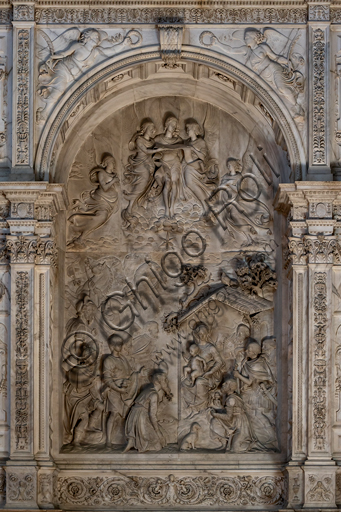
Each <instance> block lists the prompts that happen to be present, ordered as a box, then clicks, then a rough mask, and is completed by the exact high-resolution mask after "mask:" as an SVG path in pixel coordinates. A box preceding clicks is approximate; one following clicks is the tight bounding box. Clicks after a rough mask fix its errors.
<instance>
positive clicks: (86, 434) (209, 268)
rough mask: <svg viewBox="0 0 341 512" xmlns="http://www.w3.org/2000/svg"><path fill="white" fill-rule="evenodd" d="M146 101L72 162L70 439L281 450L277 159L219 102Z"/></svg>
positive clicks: (81, 443)
mask: <svg viewBox="0 0 341 512" xmlns="http://www.w3.org/2000/svg"><path fill="white" fill-rule="evenodd" d="M77 51H78V50H77ZM58 55H59V60H57V62H60V59H61V58H62V54H58ZM56 56H57V53H56ZM63 58H64V57H63ZM169 105H173V107H174V110H173V112H177V115H175V114H174V113H173V112H172V111H171V110H170V108H169ZM175 106H176V107H177V108H175ZM195 108H197V117H193V112H194V111H195ZM143 109H144V112H145V113H147V112H148V114H150V116H151V117H147V116H146V115H144V116H143V115H142V111H143ZM135 110H139V111H140V112H141V116H140V122H139V126H138V129H137V130H136V131H135V132H134V129H133V128H132V125H131V124H129V125H128V129H127V128H126V129H125V131H124V133H123V132H122V131H119V130H118V129H117V128H115V127H117V125H119V123H120V121H119V120H114V121H113V123H112V125H111V126H112V127H113V130H114V131H115V130H116V132H115V133H116V135H115V137H116V140H117V141H119V142H118V144H119V145H121V146H122V148H123V150H122V151H121V152H120V154H121V157H120V158H118V156H117V155H116V149H115V146H114V145H111V146H110V144H111V143H110V139H109V137H108V136H107V134H106V133H105V129H104V128H103V129H102V131H100V132H99V135H96V140H98V141H100V142H101V148H103V149H104V148H108V149H107V151H106V152H104V151H103V149H101V150H96V147H95V148H94V149H93V150H91V149H90V150H89V149H88V147H89V146H90V147H91V143H90V142H89V144H88V147H87V146H85V147H84V151H81V152H80V154H79V156H78V157H77V160H76V162H75V164H74V166H73V169H72V171H71V175H70V185H69V186H70V195H71V201H70V210H69V213H68V226H69V242H68V259H67V265H66V288H65V300H66V309H67V317H66V329H65V337H64V341H63V344H62V370H63V375H64V425H63V428H64V445H63V450H64V451H66V452H69V451H74V450H76V451H82V450H83V451H84V450H85V451H87V450H89V451H91V452H93V451H95V452H96V451H98V450H99V451H101V452H105V451H117V452H121V453H122V452H124V453H129V452H130V451H133V450H135V451H137V452H149V451H154V452H159V451H161V450H163V451H167V452H169V453H171V452H172V453H173V452H177V451H180V452H183V453H185V452H187V451H191V450H206V451H212V450H214V451H217V450H218V451H221V452H231V453H243V452H245V453H247V452H254V451H260V452H268V451H269V452H273V451H278V449H279V446H278V442H277V423H276V422H277V412H278V407H277V377H276V376H277V364H276V352H277V344H276V340H275V338H274V336H273V329H274V327H273V294H274V292H275V290H276V287H277V278H276V273H275V271H274V270H273V268H274V262H275V259H274V247H275V246H274V235H273V227H272V226H273V218H272V215H271V206H270V204H271V195H270V193H269V187H270V185H271V183H272V179H273V177H272V171H271V170H270V169H269V168H267V169H263V168H262V167H261V165H260V163H259V162H257V158H256V156H257V155H256V153H255V151H256V150H257V151H259V149H257V146H256V143H255V142H254V141H253V140H252V139H249V141H248V142H247V143H246V144H245V142H243V143H241V142H240V141H241V139H240V137H241V135H238V134H237V135H236V140H237V143H236V145H235V146H236V147H231V148H230V150H229V151H225V148H224V140H223V139H222V136H221V133H220V131H219V126H226V127H231V129H232V125H229V124H228V123H231V121H229V120H226V119H225V118H224V116H223V115H222V114H221V113H219V111H218V110H214V109H213V110H212V108H211V107H208V106H206V105H204V104H202V105H199V104H198V105H194V104H193V105H192V106H191V105H190V104H188V103H186V101H182V100H181V101H179V103H178V104H174V100H173V99H171V98H169V99H167V98H166V99H162V100H160V102H159V103H158V111H155V119H154V120H153V118H152V117H153V115H152V114H153V110H155V109H153V108H151V107H149V106H148V105H146V106H145V107H143V106H136V107H135ZM135 110H131V111H130V113H129V111H127V112H126V113H125V114H124V123H125V125H126V126H127V123H128V120H129V118H130V116H131V118H132V119H134V116H135ZM179 112H180V114H179ZM157 127H158V128H157ZM240 130H242V129H240ZM232 136H233V135H232ZM238 137H239V139H238ZM238 141H239V142H238ZM241 145H242V146H243V149H242V150H241V149H240V147H239V146H241ZM117 147H118V146H117ZM236 148H239V149H238V150H236ZM91 151H92V152H91ZM117 151H118V150H117ZM114 154H115V157H114V156H113V155H114ZM222 155H223V156H222ZM87 156H89V158H88V159H87V161H86V162H85V158H87ZM99 160H100V162H101V163H100V164H98V161H99ZM96 162H97V163H96ZM84 178H85V179H84ZM86 178H88V180H89V182H90V183H91V185H89V186H87V185H86V183H87V181H86ZM80 179H82V183H81V187H79V186H78V184H79V183H80V182H79V180H80ZM72 191H77V192H76V195H75V194H74V193H73V192H72ZM110 219H114V221H111V220H110ZM129 237H130V238H129ZM139 240H140V242H139V245H136V243H137V241H139ZM91 244H92V245H91ZM90 246H91V247H93V249H94V252H93V253H91V252H90V251H89V247H90ZM99 248H103V254H100V253H99V252H98V249H99Z"/></svg>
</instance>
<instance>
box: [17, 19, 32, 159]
mask: <svg viewBox="0 0 341 512" xmlns="http://www.w3.org/2000/svg"><path fill="white" fill-rule="evenodd" d="M29 52H30V31H29V30H27V29H20V30H19V31H18V75H17V132H16V162H17V164H18V165H29V116H30V109H29Z"/></svg>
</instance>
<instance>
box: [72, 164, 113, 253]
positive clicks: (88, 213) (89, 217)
mask: <svg viewBox="0 0 341 512" xmlns="http://www.w3.org/2000/svg"><path fill="white" fill-rule="evenodd" d="M115 169H116V162H115V158H114V157H113V156H111V155H106V156H105V157H104V158H103V160H102V163H101V166H100V167H96V168H95V169H93V170H92V171H90V174H89V177H90V181H91V182H92V183H96V184H97V186H96V188H94V189H92V190H90V192H89V191H86V192H83V194H82V196H81V199H75V200H74V202H73V207H72V209H73V213H72V214H71V215H70V216H69V218H68V220H69V222H70V224H71V226H72V230H73V232H74V237H73V238H72V240H71V241H69V242H68V245H70V244H72V243H74V242H75V241H76V240H79V239H81V238H84V237H85V236H87V235H89V234H90V233H92V232H93V231H95V230H96V229H98V228H99V227H101V226H103V224H105V223H106V222H107V221H108V220H109V218H110V217H111V215H112V214H113V213H116V212H117V209H118V204H117V200H118V194H117V190H116V185H117V183H119V180H118V177H117V174H116V172H115Z"/></svg>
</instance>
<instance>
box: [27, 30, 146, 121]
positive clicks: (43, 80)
mask: <svg viewBox="0 0 341 512" xmlns="http://www.w3.org/2000/svg"><path fill="white" fill-rule="evenodd" d="M142 40H143V38H142V33H141V32H140V31H138V30H136V29H134V28H132V29H121V28H118V29H116V30H108V31H105V30H102V29H96V28H86V29H84V30H82V29H80V28H78V27H71V28H68V29H66V30H62V29H57V30H55V29H54V30H51V29H49V28H44V29H41V30H38V32H37V39H36V63H37V68H38V79H37V104H38V108H37V110H36V121H37V123H43V122H44V121H45V120H46V119H47V116H48V114H49V113H50V111H51V108H52V107H53V105H54V104H55V103H56V102H57V100H58V99H59V98H60V96H61V94H62V93H63V92H65V91H66V90H67V89H68V88H69V87H71V86H72V85H73V84H74V82H75V80H78V79H79V78H80V77H81V76H82V75H83V74H84V73H86V72H87V71H89V70H90V69H91V68H93V67H95V66H96V65H97V64H99V63H100V62H102V61H104V60H106V59H110V58H111V57H114V56H115V55H117V54H118V53H124V52H126V51H127V50H129V49H132V48H136V47H139V46H141V44H142ZM155 42H156V34H155Z"/></svg>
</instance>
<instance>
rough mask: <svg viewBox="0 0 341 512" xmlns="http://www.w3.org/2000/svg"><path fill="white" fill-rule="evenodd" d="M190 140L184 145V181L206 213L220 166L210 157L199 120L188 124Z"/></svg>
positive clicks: (187, 130)
mask: <svg viewBox="0 0 341 512" xmlns="http://www.w3.org/2000/svg"><path fill="white" fill-rule="evenodd" d="M186 132H187V135H188V137H189V140H188V141H186V142H187V144H186V146H185V147H184V155H185V166H184V181H185V185H186V186H187V187H188V189H189V190H190V191H191V192H192V193H193V194H194V196H195V197H196V198H197V199H198V200H199V202H200V204H201V206H202V208H203V213H204V215H205V214H207V213H208V209H207V203H206V200H207V199H208V197H209V196H210V194H211V192H212V191H213V190H214V187H215V185H216V182H217V178H218V167H217V164H216V163H215V161H214V160H210V159H209V152H208V148H207V144H206V142H205V139H204V138H203V133H202V129H201V127H200V126H199V124H198V123H197V122H195V121H194V122H191V123H188V124H187V125H186Z"/></svg>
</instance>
